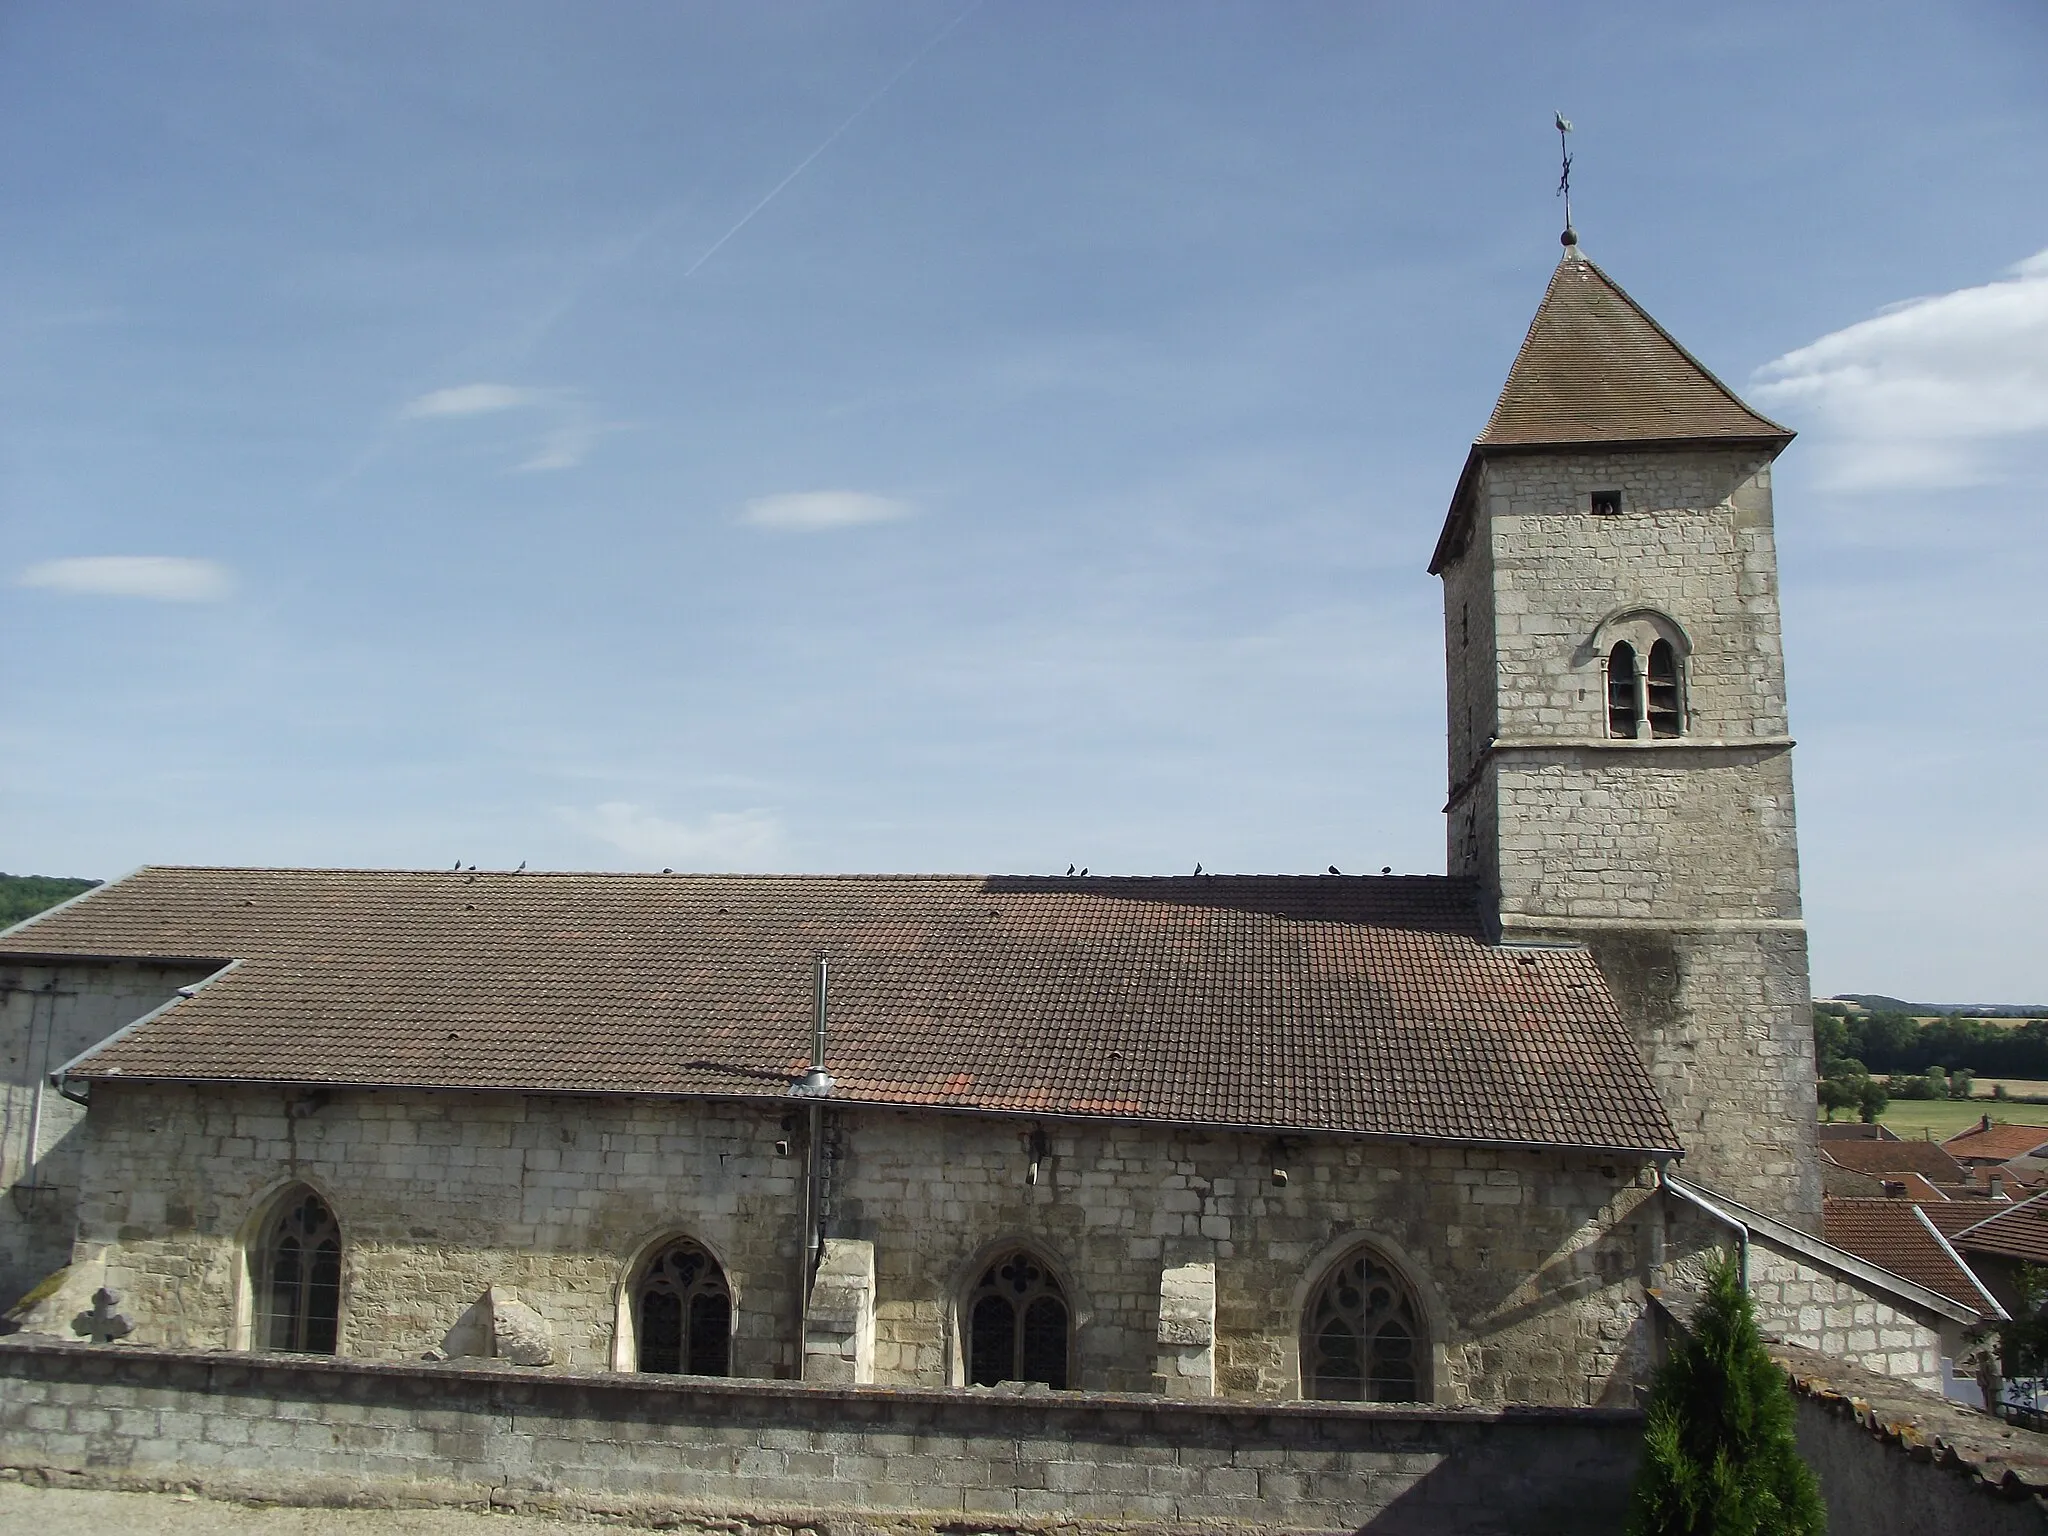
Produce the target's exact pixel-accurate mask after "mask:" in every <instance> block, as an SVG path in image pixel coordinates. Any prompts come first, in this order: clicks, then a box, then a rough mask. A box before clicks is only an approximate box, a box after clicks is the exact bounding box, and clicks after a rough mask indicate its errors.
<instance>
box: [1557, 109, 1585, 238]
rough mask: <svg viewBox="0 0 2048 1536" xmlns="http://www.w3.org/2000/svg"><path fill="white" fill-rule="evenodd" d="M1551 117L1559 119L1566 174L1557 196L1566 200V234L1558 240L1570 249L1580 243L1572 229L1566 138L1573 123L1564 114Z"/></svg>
mask: <svg viewBox="0 0 2048 1536" xmlns="http://www.w3.org/2000/svg"><path fill="white" fill-rule="evenodd" d="M1551 115H1552V116H1553V117H1554V118H1556V119H1557V152H1558V154H1559V155H1560V156H1561V157H1562V158H1563V160H1564V174H1563V175H1561V176H1559V177H1558V178H1557V195H1558V196H1559V197H1561V198H1563V199H1564V233H1563V234H1561V235H1559V236H1558V237H1557V238H1558V240H1559V242H1560V243H1561V244H1563V245H1565V246H1567V247H1569V246H1574V245H1577V244H1578V243H1579V235H1578V231H1577V230H1575V229H1573V228H1572V149H1571V144H1570V142H1569V141H1568V140H1567V139H1566V138H1565V135H1566V134H1568V133H1570V132H1571V131H1572V123H1571V119H1570V118H1568V117H1566V116H1565V115H1564V114H1563V113H1562V112H1554V113H1552V114H1551Z"/></svg>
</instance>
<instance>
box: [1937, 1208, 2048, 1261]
mask: <svg viewBox="0 0 2048 1536" xmlns="http://www.w3.org/2000/svg"><path fill="white" fill-rule="evenodd" d="M1927 1215H1928V1218H1929V1219H1930V1220H1931V1221H1933V1223H1934V1224H1935V1225H1936V1226H1937V1227H1939V1228H1940V1229H1941V1232H1942V1235H1943V1236H1944V1237H1946V1238H1947V1239H1948V1240H1949V1242H1950V1244H1951V1245H1953V1246H1954V1247H1955V1248H1956V1249H1958V1250H1959V1251H1961V1252H1962V1253H1964V1254H1965V1255H1968V1254H1971V1253H1992V1254H1997V1255H1999V1256H2000V1257H2002V1258H2008V1259H2024V1260H2026V1261H2027V1262H2028V1263H2030V1264H2048V1194H2043V1195H2036V1196H2035V1197H2034V1198H2032V1199H2030V1200H2022V1201H2019V1202H2017V1203H2016V1204H2013V1205H1990V1206H1988V1207H1987V1204H1986V1203H1985V1202H1981V1201H1971V1202H1968V1203H1964V1202H1962V1201H1952V1202H1950V1203H1949V1204H1948V1205H1946V1206H1930V1207H1929V1208H1928V1211H1927Z"/></svg>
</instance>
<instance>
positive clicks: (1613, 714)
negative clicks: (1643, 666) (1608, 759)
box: [1607, 640, 1643, 741]
mask: <svg viewBox="0 0 2048 1536" xmlns="http://www.w3.org/2000/svg"><path fill="white" fill-rule="evenodd" d="M1642 715H1643V680H1642V674H1641V673H1640V672H1638V671H1637V670H1636V648H1635V647H1634V646H1632V645H1630V644H1629V643H1628V642H1627V641H1626V640H1624V641H1622V642H1621V643H1620V644H1619V645H1617V646H1615V648H1614V649H1613V650H1611V651H1609V652H1608V653H1607V734H1608V735H1610V736H1625V737H1627V738H1628V739H1630V740H1631V741H1633V740H1634V739H1635V737H1636V726H1637V723H1638V722H1639V721H1640V720H1641V719H1642Z"/></svg>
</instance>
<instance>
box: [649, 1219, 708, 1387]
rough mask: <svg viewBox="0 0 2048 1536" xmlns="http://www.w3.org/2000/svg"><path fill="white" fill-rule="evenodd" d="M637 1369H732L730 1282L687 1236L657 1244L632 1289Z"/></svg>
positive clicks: (688, 1372)
mask: <svg viewBox="0 0 2048 1536" xmlns="http://www.w3.org/2000/svg"><path fill="white" fill-rule="evenodd" d="M633 1336H634V1340H635V1342H636V1344H637V1346H638V1352H639V1354H638V1359H637V1360H636V1362H635V1364H636V1367H637V1368H638V1369H639V1370H643V1371H655V1372H659V1373H662V1374H664V1375H669V1376H729V1375H731V1374H732V1288H731V1287H730V1286H728V1285H727V1284H726V1283H725V1271H724V1270H723V1269H721V1268H720V1267H719V1264H718V1260H716V1259H714V1258H713V1257H712V1256H711V1255H710V1254H709V1253H707V1252H706V1251H705V1250H704V1249H703V1248H702V1247H701V1246H700V1245H699V1244H697V1243H693V1242H691V1241H689V1240H688V1239H687V1238H685V1239H683V1240H681V1241H679V1242H674V1243H671V1244H669V1245H668V1247H666V1248H664V1249H662V1251H661V1252H660V1253H659V1254H657V1255H656V1256H655V1258H654V1262H653V1263H651V1264H649V1265H648V1266H647V1269H646V1272H645V1273H644V1274H642V1275H641V1277H640V1282H639V1284H638V1285H637V1286H635V1287H634V1291H633Z"/></svg>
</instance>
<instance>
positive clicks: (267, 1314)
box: [256, 1187, 341, 1355]
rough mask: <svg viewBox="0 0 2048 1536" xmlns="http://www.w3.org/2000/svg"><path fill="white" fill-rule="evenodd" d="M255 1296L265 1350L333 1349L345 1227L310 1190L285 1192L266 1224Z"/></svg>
mask: <svg viewBox="0 0 2048 1536" xmlns="http://www.w3.org/2000/svg"><path fill="white" fill-rule="evenodd" d="M256 1298H257V1306H258V1309H259V1311H260V1312H261V1317H260V1318H259V1319H258V1322H257V1328H256V1337H257V1338H258V1339H259V1340H260V1341H261V1347H262V1348H264V1349H286V1350H293V1351H296V1352H297V1353H300V1354H308V1355H331V1354H333V1353H334V1349H335V1342H336V1340H337V1339H338V1337H339V1336H340V1332H341V1226H340V1224H339V1223H338V1222H336V1221H335V1219H334V1212H332V1211H330V1210H329V1209H328V1208H327V1202H326V1201H324V1200H322V1199H321V1198H320V1197H319V1196H318V1195H316V1194H314V1193H313V1191H311V1190H310V1189H306V1188H304V1187H301V1188H298V1189H295V1190H292V1191H290V1192H289V1193H288V1194H286V1196H285V1197H284V1198H283V1199H282V1200H281V1201H279V1202H278V1210H277V1214H276V1215H274V1216H272V1217H271V1219H270V1221H269V1223H268V1224H267V1225H266V1226H265V1228H264V1233H263V1247H262V1250H261V1252H260V1253H259V1254H258V1256H257V1266H256Z"/></svg>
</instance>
